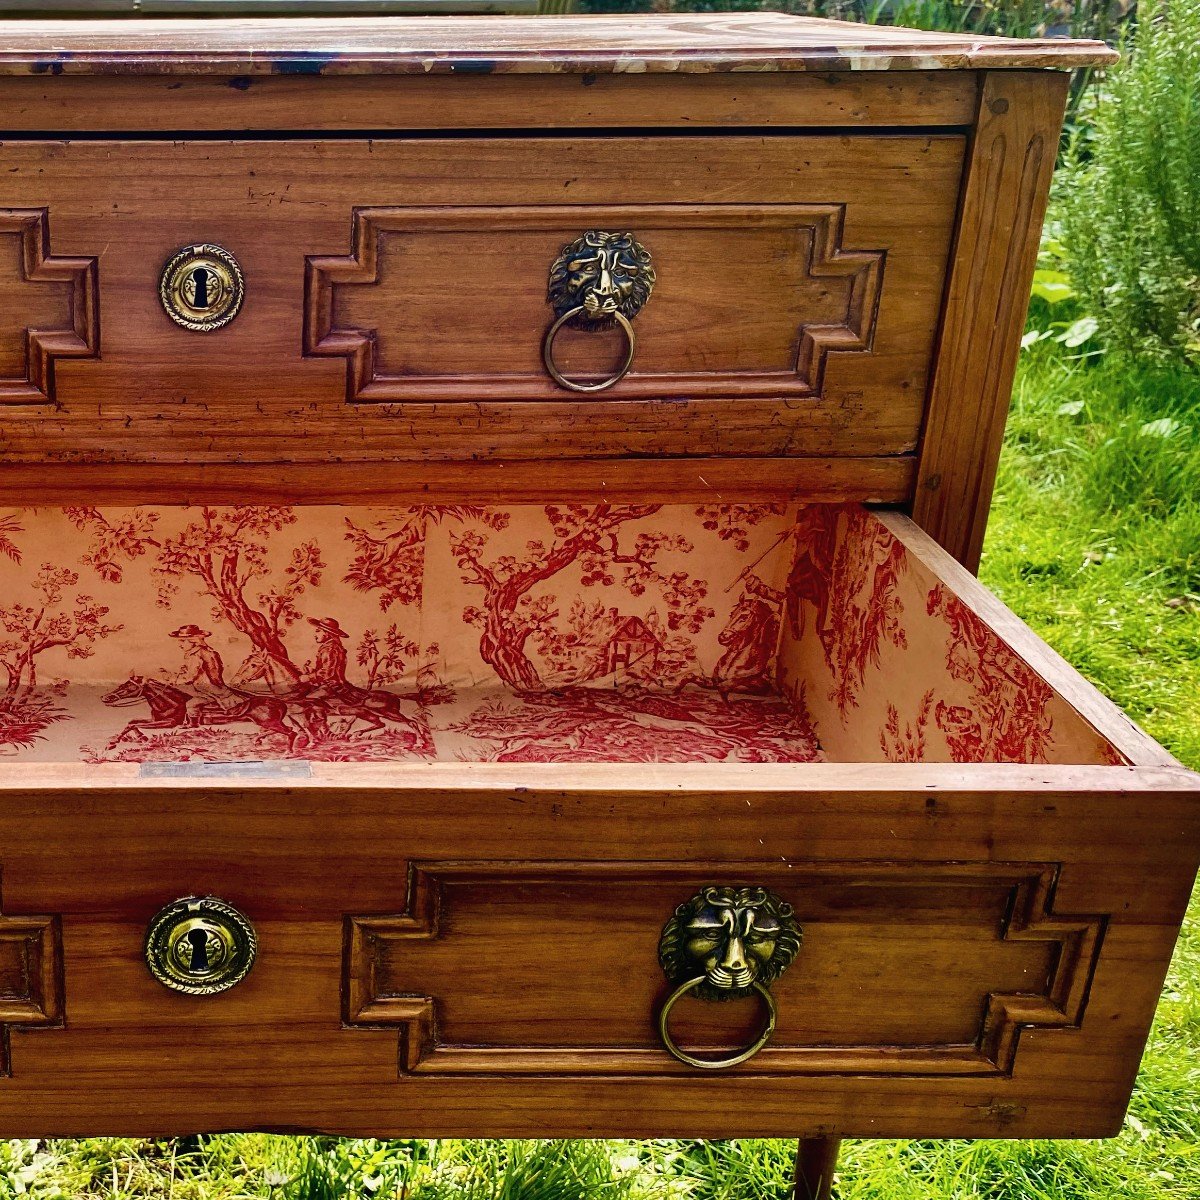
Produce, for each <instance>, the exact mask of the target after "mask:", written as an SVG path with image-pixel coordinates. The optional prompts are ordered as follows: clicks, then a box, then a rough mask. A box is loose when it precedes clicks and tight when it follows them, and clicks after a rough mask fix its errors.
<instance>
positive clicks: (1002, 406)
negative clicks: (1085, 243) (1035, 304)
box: [912, 73, 1067, 570]
mask: <svg viewBox="0 0 1200 1200" xmlns="http://www.w3.org/2000/svg"><path fill="white" fill-rule="evenodd" d="M1066 94H1067V80H1066V78H1065V77H1063V76H1058V75H1053V74H1049V73H1038V74H1029V73H1017V74H1005V75H1000V74H989V75H987V76H986V77H985V79H984V85H983V89H982V91H981V93H980V101H979V119H978V123H977V125H976V129H975V133H974V136H973V139H972V145H971V150H970V154H969V158H968V163H967V174H966V184H965V189H964V192H963V200H962V209H961V214H960V217H959V226H958V233H957V237H956V243H955V249H954V258H953V263H952V266H951V271H950V281H949V290H948V294H947V299H946V307H945V311H944V313H943V316H942V329H941V337H940V342H939V347H938V358H937V367H936V370H935V372H934V378H933V384H932V386H931V389H930V396H929V407H928V411H927V414H926V418H925V429H924V434H923V437H922V443H921V453H920V467H919V470H918V477H917V493H916V497H915V499H914V501H913V510H912V511H913V518H914V519H915V520H916V522H917V524H918V525H920V526H921V527H922V528H923V529H925V530H927V531H928V532H929V533H930V534H932V536H933V537H934V538H935V539H936V540H937V541H938V542H939V543H940V544H941V545H943V546H944V547H945V548H946V549H947V550H949V551H950V553H951V554H952V555H953V556H954V557H955V558H957V559H958V560H959V562H961V563H963V564H964V565H966V566H967V567H968V568H969V569H971V570H975V569H976V568H977V567H978V565H979V556H980V554H981V552H982V549H983V536H984V531H985V530H986V528H987V516H988V509H989V507H990V505H991V498H992V488H993V486H994V484H995V479H996V464H997V461H998V459H999V456H1000V444H1001V440H1002V438H1003V436H1004V422H1005V418H1006V417H1007V415H1008V405H1009V399H1010V397H1011V393H1012V384H1013V376H1014V373H1015V371H1016V364H1017V354H1018V352H1019V349H1020V339H1021V331H1022V330H1023V328H1024V325H1025V313H1026V311H1027V309H1028V306H1029V286H1030V283H1031V281H1032V278H1033V270H1034V266H1035V264H1036V262H1037V248H1038V238H1039V235H1040V233H1041V227H1042V220H1043V218H1044V217H1045V213H1046V200H1047V197H1048V195H1049V190H1050V177H1051V175H1052V174H1053V171H1054V160H1055V156H1056V154H1057V151H1058V137H1059V130H1060V128H1061V126H1062V114H1063V105H1064V103H1065V100H1066Z"/></svg>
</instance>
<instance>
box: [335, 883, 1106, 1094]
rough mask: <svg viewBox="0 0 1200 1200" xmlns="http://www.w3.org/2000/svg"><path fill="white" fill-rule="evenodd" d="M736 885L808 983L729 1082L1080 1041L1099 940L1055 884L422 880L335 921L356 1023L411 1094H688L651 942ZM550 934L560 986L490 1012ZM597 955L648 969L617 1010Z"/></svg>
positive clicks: (794, 987) (1005, 1065) (718, 1029)
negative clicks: (787, 940)
mask: <svg viewBox="0 0 1200 1200" xmlns="http://www.w3.org/2000/svg"><path fill="white" fill-rule="evenodd" d="M727 880H732V881H738V882H752V883H754V884H756V885H761V886H765V887H769V888H771V889H772V890H773V891H776V892H778V893H779V894H780V895H782V896H784V897H785V899H787V901H788V902H789V903H791V904H792V905H793V906H794V907H795V908H796V910H797V913H798V914H800V916H799V920H800V923H801V925H802V927H803V931H804V943H805V947H804V951H803V953H802V960H801V964H800V965H801V966H802V968H803V969H802V970H800V971H797V972H795V974H792V973H790V972H789V973H788V974H787V975H785V976H784V977H783V978H782V979H781V980H779V982H778V984H777V985H776V987H775V989H774V990H775V992H776V994H777V996H778V998H779V1003H780V1005H781V1006H783V1011H784V1012H785V1013H786V1014H787V1019H786V1020H785V1021H783V1022H782V1023H781V1025H780V1028H779V1030H778V1032H777V1034H776V1036H775V1037H774V1038H773V1039H772V1042H771V1044H770V1045H769V1046H768V1047H767V1048H766V1049H765V1050H763V1051H762V1052H761V1053H760V1054H758V1055H757V1056H756V1057H755V1058H754V1060H753V1062H752V1063H746V1064H744V1065H743V1066H741V1067H738V1068H736V1072H737V1073H738V1074H744V1075H748V1076H751V1075H752V1076H755V1077H758V1076H764V1075H767V1076H775V1077H788V1078H798V1077H807V1078H825V1077H829V1076H837V1075H845V1074H854V1075H860V1076H866V1075H871V1076H882V1077H887V1076H895V1075H903V1076H906V1077H909V1078H918V1077H926V1078H937V1079H942V1078H946V1077H951V1076H963V1077H969V1076H985V1075H997V1076H1008V1075H1011V1074H1012V1073H1013V1071H1014V1067H1015V1066H1016V1065H1017V1063H1018V1042H1019V1040H1020V1038H1021V1033H1022V1031H1023V1030H1032V1029H1064V1028H1077V1027H1078V1025H1079V1022H1080V1020H1081V1019H1082V1016H1083V1012H1084V1007H1085V1004H1086V1001H1087V997H1088V992H1089V989H1090V986H1091V979H1092V973H1093V971H1094V969H1095V964H1096V959H1097V955H1098V954H1099V952H1100V947H1101V941H1102V938H1103V931H1104V927H1105V925H1106V923H1107V920H1108V914H1093V915H1090V916H1060V915H1057V914H1054V913H1052V912H1051V903H1052V897H1053V894H1054V891H1055V888H1056V886H1057V882H1058V871H1057V867H1056V866H1054V865H1051V864H1032V863H1028V864H1012V863H954V864H950V863H945V864H931V863H928V862H920V863H911V862H891V863H888V864H886V865H877V864H868V863H864V862H862V861H860V860H855V861H854V862H850V863H835V862H821V863H811V862H805V861H801V860H788V861H786V862H783V863H781V862H772V861H766V862H762V861H737V862H725V863H722V862H717V861H710V862H706V863H704V864H703V865H702V866H698V865H695V864H680V863H677V862H643V863H628V862H617V863H604V864H603V865H601V864H596V863H585V862H561V861H558V862H548V863H547V862H539V863H536V864H535V863H523V862H510V863H495V862H489V863H480V862H471V861H461V860H460V861H457V862H454V863H413V864H411V867H410V875H409V885H408V897H407V901H406V905H405V908H404V910H403V911H402V912H400V913H398V914H395V915H392V916H354V915H352V916H350V917H349V918H348V919H347V935H346V947H347V949H346V965H345V978H344V982H343V995H344V996H345V997H346V1014H345V1017H346V1023H347V1024H348V1025H352V1026H356V1025H362V1026H368V1027H371V1026H375V1027H379V1026H387V1025H392V1026H398V1027H399V1029H400V1055H399V1063H400V1071H401V1072H402V1073H406V1072H411V1073H419V1074H424V1075H435V1076H478V1075H491V1074H496V1073H501V1074H504V1075H508V1076H527V1075H528V1076H539V1077H548V1076H581V1075H586V1076H605V1075H622V1076H628V1077H630V1078H664V1077H669V1076H672V1075H674V1076H679V1077H689V1076H692V1077H694V1071H693V1069H692V1068H690V1067H687V1066H684V1065H683V1064H681V1063H678V1062H675V1061H674V1060H673V1059H671V1058H669V1057H667V1056H665V1055H664V1054H663V1053H662V1047H661V1045H660V1044H659V1043H658V1040H657V1037H656V1035H655V1032H654V1030H653V1028H652V1027H651V1026H650V1025H649V1024H648V1023H647V1021H646V1019H645V1017H646V1013H647V1012H649V1011H652V1010H653V1009H654V1007H655V1003H654V1001H655V997H656V995H658V994H659V993H660V992H661V990H662V983H661V980H660V979H659V978H658V977H657V973H656V972H655V971H654V970H653V969H652V961H651V960H650V955H649V954H648V953H647V952H648V951H653V949H654V946H653V945H649V944H648V939H647V936H646V933H647V930H651V931H654V930H656V929H657V928H658V927H659V926H660V925H661V924H662V922H663V921H665V920H666V918H667V917H668V916H670V914H671V913H672V912H674V911H675V908H676V906H677V905H678V904H680V903H682V902H683V901H685V900H686V899H687V898H688V897H689V896H691V895H695V894H696V893H697V892H698V891H699V890H700V889H701V888H702V887H704V886H705V885H707V884H711V883H714V882H718V883H720V882H724V881H727ZM555 928H557V930H558V932H557V933H556V934H555V935H553V940H554V946H555V957H556V961H557V963H558V966H559V967H560V968H561V976H560V978H559V981H558V983H557V984H556V986H555V987H553V988H544V989H535V991H534V992H533V994H530V995H527V996H526V998H525V1001H524V1003H523V1004H522V1005H520V1006H513V1008H512V1009H511V1010H510V1011H508V1012H497V1011H496V1007H495V1004H494V1000H493V997H494V996H495V995H496V994H497V993H501V994H506V993H507V994H513V995H516V994H520V993H521V990H522V988H523V987H525V986H526V985H527V984H528V982H529V981H531V980H534V979H537V978H539V977H540V975H541V973H542V970H543V968H542V965H541V964H542V963H543V962H544V960H545V955H546V945H545V941H544V939H545V938H546V937H547V935H548V933H549V931H550V930H552V929H555ZM998 934H999V936H998ZM601 942H603V943H604V945H605V947H606V951H605V952H606V953H607V954H611V955H613V956H615V958H617V959H620V960H628V961H630V962H631V963H632V962H637V963H641V964H644V969H643V970H641V971H640V972H639V974H638V975H636V976H631V977H629V978H628V981H627V986H626V987H624V988H623V989H622V990H621V992H620V993H618V994H615V995H614V994H613V993H612V992H611V991H610V990H607V989H604V988H601V987H597V982H596V980H595V979H594V978H593V969H594V964H595V954H596V947H597V945H598V944H599V943H601ZM835 980H836V983H835V982H834V981H835ZM879 980H886V981H887V983H886V1000H885V1003H884V1004H883V1005H881V1004H880V1002H879V1001H880V996H879V994H878V992H877V990H876V988H877V986H878V981H879ZM835 990H836V997H835V995H834V994H833V993H834V991H835ZM756 1007H757V1006H756V1005H742V1006H733V1005H728V1006H727V1005H717V1006H712V1005H705V1004H691V1005H685V1006H683V1008H684V1009H685V1010H687V1011H681V1012H680V1013H679V1014H677V1015H676V1017H675V1020H674V1022H673V1025H674V1028H675V1031H676V1035H677V1037H678V1038H679V1039H680V1041H681V1042H682V1043H683V1044H685V1045H687V1046H689V1047H698V1048H700V1049H701V1050H702V1051H704V1052H709V1051H713V1050H724V1051H728V1049H729V1048H730V1047H732V1046H735V1045H737V1044H738V1043H739V1042H742V1041H749V1040H751V1039H752V1038H753V1036H754V1027H755V1024H756V1022H757V1020H758V1019H759V1014H758V1013H757V1012H756V1011H755V1009H756Z"/></svg>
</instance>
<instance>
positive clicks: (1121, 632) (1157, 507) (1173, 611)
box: [0, 340, 1200, 1200]
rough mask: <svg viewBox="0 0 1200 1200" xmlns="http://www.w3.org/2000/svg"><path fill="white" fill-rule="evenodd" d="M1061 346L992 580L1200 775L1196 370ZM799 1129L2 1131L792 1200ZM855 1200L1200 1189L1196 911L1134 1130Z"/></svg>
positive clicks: (100, 1184)
mask: <svg viewBox="0 0 1200 1200" xmlns="http://www.w3.org/2000/svg"><path fill="white" fill-rule="evenodd" d="M1087 363H1088V360H1087V359H1086V358H1084V359H1075V358H1073V357H1071V353H1070V352H1069V351H1066V350H1064V349H1063V348H1062V347H1061V346H1059V345H1057V344H1055V343H1054V342H1052V341H1049V340H1047V341H1046V342H1043V343H1040V344H1038V345H1037V346H1035V347H1033V348H1032V349H1031V350H1029V351H1027V352H1026V353H1025V356H1024V361H1023V364H1022V368H1021V371H1020V374H1019V377H1018V382H1017V389H1016V395H1015V397H1014V405H1013V414H1012V417H1011V419H1010V422H1009V427H1008V439H1007V444H1006V448H1005V452H1004V457H1003V459H1002V463H1001V471H1000V479H999V483H998V487H997V495H996V501H995V506H994V511H993V518H992V523H991V527H990V530H989V534H988V541H987V548H986V553H985V557H984V563H983V569H982V575H983V578H984V580H985V581H986V582H987V584H988V585H989V586H990V587H992V588H993V589H994V590H995V591H996V592H998V593H999V594H1000V596H1001V597H1003V599H1004V600H1005V601H1007V603H1008V604H1009V605H1010V606H1011V607H1012V608H1013V609H1015V610H1016V611H1017V612H1018V613H1020V614H1021V615H1022V616H1023V617H1025V619H1026V620H1028V621H1029V623H1030V624H1031V625H1032V626H1033V627H1034V628H1035V629H1036V630H1037V631H1038V632H1039V633H1040V634H1042V636H1043V637H1045V638H1046V639H1047V641H1049V642H1050V643H1051V644H1052V645H1053V646H1055V647H1056V648H1057V649H1058V650H1059V651H1060V652H1061V653H1063V654H1064V655H1065V656H1066V657H1067V658H1068V659H1069V660H1070V661H1071V662H1073V663H1074V664H1075V665H1076V666H1078V667H1079V669H1080V670H1081V671H1083V672H1084V674H1086V675H1087V676H1089V677H1090V678H1091V679H1092V680H1094V681H1095V682H1096V683H1097V684H1098V685H1099V686H1100V687H1101V688H1102V689H1103V690H1104V691H1105V692H1107V693H1108V695H1110V696H1111V697H1112V698H1113V699H1114V700H1116V701H1117V702H1118V703H1119V704H1121V705H1122V706H1123V707H1124V708H1125V709H1126V711H1128V712H1129V713H1130V714H1131V715H1132V716H1133V717H1134V719H1135V720H1137V721H1139V722H1140V723H1141V724H1142V725H1143V726H1144V727H1145V728H1146V729H1147V730H1148V731H1149V732H1150V733H1151V734H1153V735H1154V736H1155V737H1157V738H1158V739H1160V740H1161V741H1162V742H1163V743H1164V744H1165V745H1166V746H1167V747H1168V748H1169V749H1170V750H1171V751H1172V752H1173V753H1174V754H1176V755H1177V756H1178V757H1179V758H1180V759H1182V760H1183V762H1185V763H1187V764H1188V765H1189V766H1193V767H1200V374H1197V373H1195V372H1189V371H1187V370H1186V369H1184V370H1178V371H1176V372H1166V371H1163V372H1157V373H1155V372H1153V371H1149V370H1140V371H1139V370H1131V369H1128V368H1120V369H1119V368H1116V367H1115V366H1103V365H1101V366H1094V365H1093V366H1089V365H1087ZM792 1151H793V1143H787V1142H779V1141H770V1142H755V1141H741V1142H728V1143H712V1144H704V1143H691V1142H659V1143H575V1144H564V1143H498V1142H442V1143H427V1142H389V1143H384V1142H373V1141H350V1140H347V1141H339V1140H336V1139H328V1138H294V1137H275V1136H267V1135H262V1134H247V1135H234V1134H228V1135H221V1136H216V1137H206V1138H197V1139H183V1140H177V1141H174V1142H151V1141H139V1140H132V1139H114V1138H93V1139H88V1140H86V1141H80V1142H67V1141H51V1142H9V1143H7V1144H6V1143H0V1198H4V1197H9V1196H22V1195H29V1196H33V1197H39V1198H52V1197H112V1198H114V1200H115V1198H117V1197H122V1198H124V1197H163V1198H167V1200H195V1198H199V1197H206V1198H211V1200H226V1198H230V1200H232V1198H234V1197H246V1196H263V1197H279V1198H280V1200H325V1198H327V1197H360V1196H361V1197H380V1198H381V1200H382V1198H385V1197H394V1196H399V1195H404V1196H405V1197H411V1198H412V1200H642V1198H643V1197H644V1198H646V1200H650V1197H654V1198H656V1200H659V1198H662V1197H666V1196H668V1195H671V1194H675V1195H679V1196H688V1197H695V1198H696V1200H775V1198H776V1197H778V1198H779V1200H783V1198H784V1197H785V1196H786V1195H787V1193H788V1185H789V1179H790V1172H791V1154H792ZM838 1195H839V1197H840V1198H841V1200H942V1198H946V1200H950V1198H953V1200H976V1198H978V1200H985V1198H986V1200H1085V1198H1086V1200H1110V1198H1112V1200H1117V1198H1120V1200H1167V1198H1171V1200H1176V1198H1177V1200H1185V1198H1188V1200H1195V1198H1196V1197H1198V1196H1200V903H1196V902H1194V903H1193V915H1192V920H1191V922H1190V924H1189V925H1188V926H1187V927H1186V928H1185V930H1184V935H1183V938H1182V940H1181V943H1180V945H1179V948H1178V951H1177V953H1176V956H1175V963H1174V967H1173V970H1172V973H1171V976H1170V979H1169V981H1168V984H1167V989H1166V993H1165V995H1164V997H1163V1001H1162V1004H1161V1006H1160V1008H1159V1013H1158V1021H1157V1023H1156V1025H1155V1029H1154V1034H1153V1037H1152V1039H1151V1042H1150V1047H1149V1049H1148V1051H1147V1053H1146V1058H1145V1061H1144V1062H1143V1065H1142V1072H1141V1075H1140V1077H1139V1080H1138V1087H1137V1091H1136V1093H1135V1095H1134V1098H1133V1104H1132V1107H1131V1110H1130V1115H1129V1118H1128V1120H1127V1122H1126V1127H1125V1130H1124V1132H1123V1134H1122V1135H1121V1136H1120V1137H1119V1138H1117V1139H1114V1140H1112V1141H1108V1142H976V1143H966V1142H940V1143H938V1142H856V1143H851V1144H848V1145H847V1147H846V1150H845V1153H844V1157H843V1161H842V1173H841V1183H840V1190H839V1193H838Z"/></svg>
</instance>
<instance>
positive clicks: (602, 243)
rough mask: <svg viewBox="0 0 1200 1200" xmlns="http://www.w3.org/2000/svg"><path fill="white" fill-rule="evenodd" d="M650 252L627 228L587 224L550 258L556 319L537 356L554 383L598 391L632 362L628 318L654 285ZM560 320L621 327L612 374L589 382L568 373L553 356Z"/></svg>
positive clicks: (549, 292) (594, 327)
mask: <svg viewBox="0 0 1200 1200" xmlns="http://www.w3.org/2000/svg"><path fill="white" fill-rule="evenodd" d="M654 279H655V276H654V266H653V264H652V263H651V261H650V252H649V251H648V250H647V249H646V247H645V246H643V245H642V244H641V242H639V241H638V240H637V238H635V237H634V236H633V234H632V233H608V232H606V231H605V230H602V229H589V230H588V231H587V233H585V234H583V235H582V236H581V237H577V238H576V239H575V240H574V241H573V242H571V243H570V245H568V246H564V247H563V249H562V252H561V253H560V254H559V256H558V257H557V258H556V259H555V260H554V263H553V265H552V266H551V268H550V285H549V288H548V289H547V293H546V300H547V302H548V303H549V305H550V307H551V308H553V309H554V315H555V320H554V323H553V324H552V325H551V326H550V328H549V329H548V330H547V331H546V337H545V339H544V341H543V342H542V360H543V361H544V362H545V364H546V370H547V371H549V372H550V377H551V378H552V379H553V380H554V382H555V383H557V384H558V385H559V387H564V388H567V389H568V390H569V391H573V392H602V391H604V389H605V388H610V387H612V386H613V384H614V383H616V382H617V381H618V380H620V379H623V378H624V377H625V375H626V373H627V372H628V371H629V368H630V367H631V366H632V365H633V352H634V346H635V337H634V332H633V325H632V324H631V321H632V320H633V318H634V317H636V316H637V314H638V313H639V312H640V311H641V310H642V307H643V306H644V305H645V303H646V301H647V300H649V299H650V293H651V292H652V291H653V290H654ZM564 325H571V326H573V327H577V328H580V329H587V330H602V329H611V328H612V327H613V326H614V325H617V326H619V327H620V329H621V332H622V333H623V334H624V335H625V358H624V361H623V362H622V364H621V366H620V367H619V368H618V369H617V370H616V371H615V372H614V373H613V374H611V375H609V376H607V377H605V378H604V379H601V380H598V381H594V382H582V381H580V380H575V379H568V378H567V377H566V376H565V375H563V373H562V372H561V371H560V370H559V369H558V365H557V364H556V363H555V361H554V339H555V338H556V337H557V336H558V334H559V331H560V330H561V329H562V328H563V326H564Z"/></svg>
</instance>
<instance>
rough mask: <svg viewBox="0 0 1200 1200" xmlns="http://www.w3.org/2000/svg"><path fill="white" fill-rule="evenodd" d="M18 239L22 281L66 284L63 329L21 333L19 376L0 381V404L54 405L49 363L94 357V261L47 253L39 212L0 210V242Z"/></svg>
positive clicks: (46, 223)
mask: <svg viewBox="0 0 1200 1200" xmlns="http://www.w3.org/2000/svg"><path fill="white" fill-rule="evenodd" d="M3 236H7V237H15V238H19V239H20V262H21V279H22V281H23V282H26V283H32V284H39V283H56V284H66V285H67V298H66V305H65V307H66V310H67V311H66V315H65V325H64V326H63V327H60V328H55V329H31V328H26V330H25V372H24V374H23V375H19V376H15V377H9V378H6V379H0V404H48V403H52V402H53V401H54V364H55V360H56V359H59V358H96V357H98V356H99V353H100V296H99V268H98V264H97V260H96V259H95V258H72V257H65V256H59V255H54V254H51V253H50V214H49V210H48V209H45V208H36V209H21V208H6V209H0V237H3Z"/></svg>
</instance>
